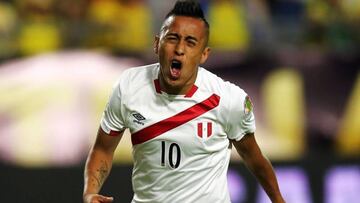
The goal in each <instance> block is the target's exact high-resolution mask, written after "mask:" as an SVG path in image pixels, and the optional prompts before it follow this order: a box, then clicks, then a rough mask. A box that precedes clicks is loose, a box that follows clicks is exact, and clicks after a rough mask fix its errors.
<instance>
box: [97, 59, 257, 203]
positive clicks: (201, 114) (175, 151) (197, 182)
mask: <svg viewBox="0 0 360 203" xmlns="http://www.w3.org/2000/svg"><path fill="white" fill-rule="evenodd" d="M159 69H160V68H159V64H152V65H148V66H143V67H137V68H131V69H127V70H126V71H124V72H123V73H122V75H121V78H120V80H119V81H118V83H117V84H116V86H114V89H113V93H112V95H111V97H110V100H109V103H108V105H107V107H106V109H105V112H104V115H103V118H102V120H101V127H102V129H103V130H104V131H105V132H106V133H108V134H110V135H111V134H112V133H111V131H122V130H124V129H125V128H129V129H130V132H131V140H132V143H133V159H134V168H133V175H132V184H133V190H134V197H133V201H132V202H134V203H138V202H149V203H157V202H159V203H160V202H161V203H168V202H174V203H177V202H179V203H192V202H197V203H202V202H204V203H210V202H211V203H226V202H230V197H229V192H228V188H227V176H226V175H227V169H228V165H229V161H230V151H231V144H230V142H229V139H230V140H240V139H241V138H242V137H243V136H244V135H245V134H247V133H252V132H254V131H255V121H254V120H255V119H254V115H253V112H252V111H251V108H247V106H246V103H247V102H246V101H248V99H247V98H248V97H247V95H246V93H245V92H244V91H243V90H242V89H240V88H239V87H238V86H236V85H234V84H231V83H230V82H224V81H223V80H222V79H221V78H219V77H217V76H216V75H214V74H212V73H210V72H209V71H207V70H205V69H203V68H201V67H199V69H198V74H197V79H196V82H195V84H194V86H193V87H192V88H191V90H190V91H189V92H188V93H187V94H186V95H169V94H167V93H165V92H162V91H161V88H160V84H159V81H158V74H159Z"/></svg>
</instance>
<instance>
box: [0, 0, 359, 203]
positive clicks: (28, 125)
mask: <svg viewBox="0 0 360 203" xmlns="http://www.w3.org/2000/svg"><path fill="white" fill-rule="evenodd" d="M173 2H174V1H173V0H170V1H160V0H2V1H0V188H1V190H0V191H1V192H0V194H1V195H0V202H53V203H56V202H81V193H82V171H83V165H84V161H85V158H86V155H87V153H88V150H89V147H90V145H91V143H92V142H93V140H94V136H95V133H96V130H97V127H98V123H99V119H100V117H101V113H102V110H103V108H104V106H105V104H106V100H107V98H108V96H109V93H110V91H111V87H112V84H113V83H114V82H115V80H116V78H117V77H118V76H119V75H120V74H121V72H122V71H123V70H124V69H126V68H128V67H132V66H137V65H143V64H147V63H153V62H156V56H155V55H154V53H153V52H152V48H151V46H152V41H153V39H154V34H156V32H157V30H159V27H160V23H161V22H162V19H163V16H164V15H165V14H166V12H167V11H168V10H169V8H170V7H171V6H172V5H173ZM201 3H202V5H203V7H204V9H205V11H206V15H207V17H208V20H209V22H210V25H211V37H210V46H211V47H212V55H211V57H210V59H209V61H208V62H207V63H206V64H205V65H204V66H205V67H207V68H208V69H209V70H211V71H213V72H215V73H216V74H218V75H220V76H222V77H223V78H224V79H226V80H229V81H232V82H234V83H236V84H238V85H239V86H241V87H242V88H244V89H245V90H247V92H248V93H249V95H250V96H251V98H252V101H253V103H254V106H255V115H256V118H257V132H256V137H257V140H258V142H259V144H260V146H261V148H262V149H263V152H264V153H265V154H266V155H267V156H268V157H269V158H270V159H271V161H272V162H273V164H274V166H275V169H276V173H277V175H278V178H279V182H280V185H281V190H282V191H283V193H284V196H285V199H286V200H287V202H290V203H294V202H295V203H296V202H299V203H312V202H314V203H321V202H324V203H345V202H346V203H358V202H359V199H360V166H359V163H360V157H359V155H360V71H359V67H360V52H359V51H360V0H209V1H201ZM130 176H131V143H130V139H129V136H125V138H124V139H123V140H122V141H121V143H120V145H119V147H118V149H117V152H116V157H115V163H114V168H113V170H112V174H111V175H110V177H109V179H108V182H106V184H105V186H104V188H103V193H104V194H107V195H113V196H114V197H115V202H129V201H130V199H131V196H132V191H131V180H130ZM229 185H230V190H231V198H232V201H233V202H234V203H236V202H249V203H251V202H256V203H262V202H268V200H267V199H266V197H264V193H263V191H262V189H260V187H259V186H258V185H257V183H256V181H255V180H254V178H253V177H252V176H251V174H250V173H249V172H248V171H247V170H246V168H245V167H244V166H243V164H242V163H241V160H240V158H239V157H238V156H237V155H236V154H235V153H234V154H233V156H232V162H231V165H230V170H229Z"/></svg>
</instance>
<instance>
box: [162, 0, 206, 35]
mask: <svg viewBox="0 0 360 203" xmlns="http://www.w3.org/2000/svg"><path fill="white" fill-rule="evenodd" d="M173 15H174V16H188V17H193V18H199V19H201V20H202V21H204V23H205V25H206V28H207V29H209V23H208V22H207V20H206V19H205V16H204V12H203V10H202V8H201V5H200V4H199V2H197V1H194V0H178V1H176V3H175V6H174V7H173V9H172V10H171V11H170V12H169V13H168V14H167V15H166V17H165V19H167V18H168V17H170V16H173Z"/></svg>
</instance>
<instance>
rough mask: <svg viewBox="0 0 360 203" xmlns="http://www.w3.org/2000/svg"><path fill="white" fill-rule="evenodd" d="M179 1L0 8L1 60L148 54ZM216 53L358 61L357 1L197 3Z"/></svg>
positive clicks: (5, 2) (27, 3) (13, 3)
mask: <svg viewBox="0 0 360 203" xmlns="http://www.w3.org/2000/svg"><path fill="white" fill-rule="evenodd" d="M173 2H174V0H170V1H159V0H2V1H0V60H5V59H9V58H13V57H21V56H28V55H33V54H38V53H43V52H51V51H58V50H65V49H96V50H101V51H105V52H109V53H113V54H120V55H142V54H144V53H147V52H149V51H151V45H152V42H153V39H154V34H156V33H157V31H158V30H159V28H160V25H161V22H162V20H163V18H164V16H165V14H166V12H167V11H168V10H169V8H171V6H172V5H173ZM200 2H201V3H202V5H203V7H204V9H205V12H206V15H207V17H208V20H209V21H210V25H211V39H210V43H211V44H210V45H211V46H212V47H213V49H215V50H219V51H236V52H238V51H239V52H245V53H249V52H253V51H255V52H271V51H273V50H274V49H275V50H276V49H279V48H282V47H292V48H296V49H312V50H318V51H322V52H336V53H340V54H341V53H349V52H350V51H352V53H358V52H359V47H360V46H359V45H360V1H359V0H200Z"/></svg>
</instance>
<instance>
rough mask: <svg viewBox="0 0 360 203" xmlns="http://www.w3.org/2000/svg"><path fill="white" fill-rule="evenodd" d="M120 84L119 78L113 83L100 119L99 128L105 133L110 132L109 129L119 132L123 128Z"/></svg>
mask: <svg viewBox="0 0 360 203" xmlns="http://www.w3.org/2000/svg"><path fill="white" fill-rule="evenodd" d="M120 84H121V80H119V81H118V82H117V83H116V84H115V85H114V87H113V90H112V93H111V95H110V98H109V101H108V103H107V105H106V107H105V110H104V113H103V116H102V118H101V121H100V125H101V128H102V129H103V130H104V132H106V133H107V134H110V132H111V131H117V132H120V131H123V130H124V129H125V126H124V119H123V116H122V101H121V96H122V94H121V88H120Z"/></svg>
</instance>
